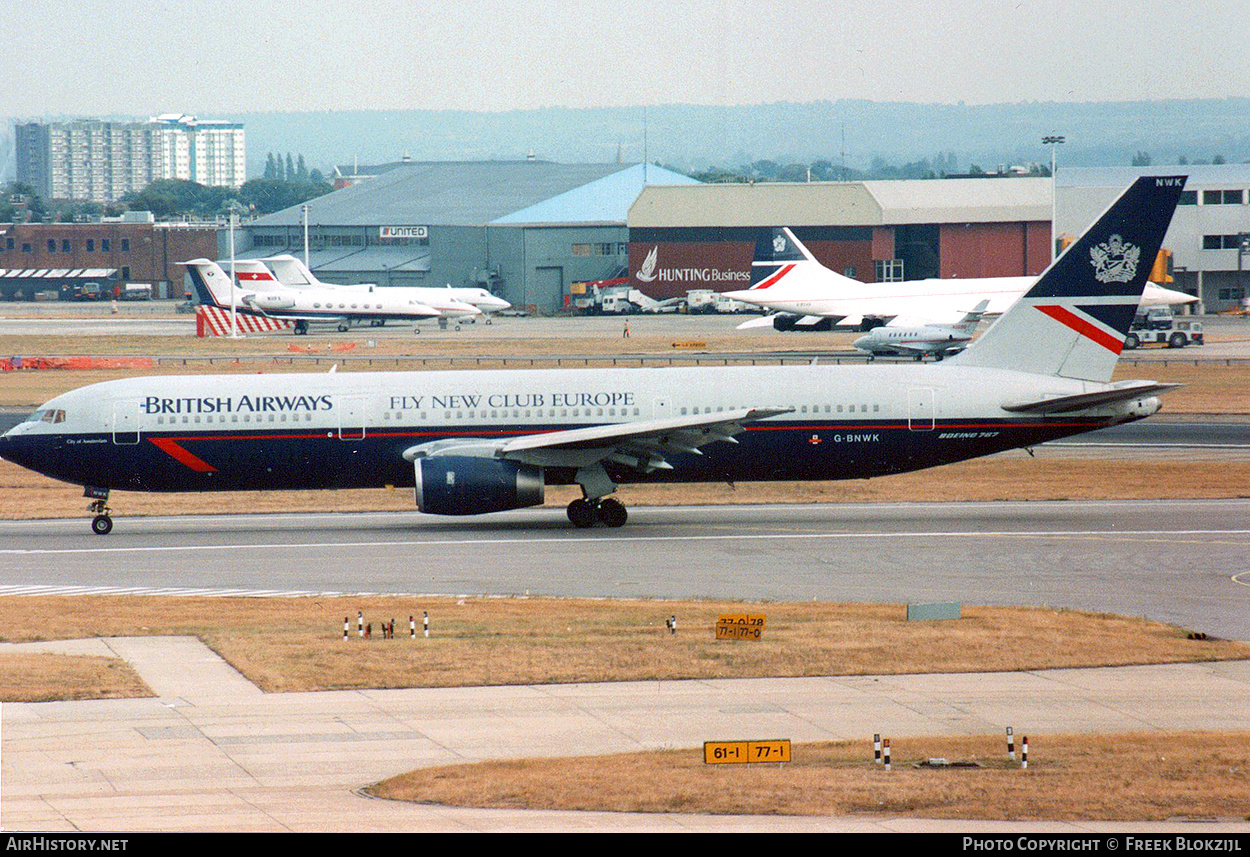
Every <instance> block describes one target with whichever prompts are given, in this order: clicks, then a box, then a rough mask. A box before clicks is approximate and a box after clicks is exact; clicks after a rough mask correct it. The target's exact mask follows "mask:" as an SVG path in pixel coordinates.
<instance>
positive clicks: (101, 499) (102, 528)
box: [82, 486, 113, 536]
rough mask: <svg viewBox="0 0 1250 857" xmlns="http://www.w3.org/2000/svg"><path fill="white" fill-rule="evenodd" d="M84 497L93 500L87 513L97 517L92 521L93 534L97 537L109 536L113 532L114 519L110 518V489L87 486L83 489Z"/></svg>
mask: <svg viewBox="0 0 1250 857" xmlns="http://www.w3.org/2000/svg"><path fill="white" fill-rule="evenodd" d="M82 495H83V496H84V497H89V498H91V500H92V503H91V505H90V506H88V507H87V511H88V512H95V517H94V518H92V519H91V532H93V533H95V534H96V535H97V536H107V535H108V534H109V533H111V532H112V531H113V519H112V518H110V517H109V507H108V502H109V492H108V489H107V488H92V487H91V486H87V487H86V488H84V489H83V492H82Z"/></svg>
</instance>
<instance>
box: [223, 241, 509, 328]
mask: <svg viewBox="0 0 1250 857" xmlns="http://www.w3.org/2000/svg"><path fill="white" fill-rule="evenodd" d="M235 264H236V270H237V265H238V264H240V263H238V262H236V263H235ZM245 269H246V270H248V271H253V272H256V274H257V276H263V275H262V274H261V272H262V271H263V272H264V273H270V272H272V273H270V276H271V277H272V278H273V281H274V282H275V283H278V284H280V285H283V286H288V287H291V288H308V287H315V288H323V289H360V288H370V289H373V288H378V286H376V285H375V284H362V285H352V286H338V285H334V284H333V283H324V282H322V281H321V280H319V279H317V275H316V274H314V273H313V272H312V271H311V270H309V269H308V266H307V265H305V264H304V263H303V262H302V261H301V260H299V259H297V258H296V257H294V256H291V255H289V254H285V253H284V254H281V255H278V256H269V257H266V258H264V259H254V260H247V262H246V263H245ZM382 288H386V289H398V290H401V291H403V292H405V293H407V294H408V295H409V296H410V297H411V298H413V299H414V300H417V301H420V302H421V303H423V304H425V305H427V306H432V307H434V308H435V309H437V310H439V311H440V312H441V313H442V314H443V318H445V319H452V320H457V319H460V320H463V319H475V318H476V317H477V316H483V317H484V318H485V321H486V323H487V324H490V323H491V318H490V317H491V314H492V313H496V312H501V311H502V310H506V309H509V308H510V307H511V306H512V304H511V303H509V302H508V301H506V300H504V299H503V298H501V297H499V296H497V295H493V294H491V293H490V292H489V291H487V290H486V289H483V288H481V287H479V286H468V287H461V288H452V287H451V286H450V285H448V286H445V287H443V288H441V289H440V288H436V287H432V286H384V287H382ZM466 307H471V308H472V309H466ZM474 310H476V312H475V311H474Z"/></svg>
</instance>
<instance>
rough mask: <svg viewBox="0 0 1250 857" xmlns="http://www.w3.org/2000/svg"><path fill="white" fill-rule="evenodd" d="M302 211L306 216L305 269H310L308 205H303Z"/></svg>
mask: <svg viewBox="0 0 1250 857" xmlns="http://www.w3.org/2000/svg"><path fill="white" fill-rule="evenodd" d="M300 211H302V212H303V214H304V267H305V268H308V205H307V204H304V205H301V206H300ZM309 270H310V271H311V270H312V269H311V268H309Z"/></svg>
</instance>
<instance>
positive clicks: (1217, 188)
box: [1055, 164, 1250, 313]
mask: <svg viewBox="0 0 1250 857" xmlns="http://www.w3.org/2000/svg"><path fill="white" fill-rule="evenodd" d="M1163 172H1167V173H1174V174H1176V175H1188V176H1189V179H1188V181H1187V182H1186V183H1185V192H1184V193H1182V194H1181V199H1180V204H1179V205H1178V206H1177V207H1176V213H1175V214H1174V215H1173V216H1172V224H1171V226H1170V227H1169V228H1168V234H1167V237H1166V238H1165V239H1164V245H1163V246H1164V248H1165V249H1167V250H1169V251H1171V253H1172V259H1171V262H1172V283H1171V284H1168V288H1173V289H1177V290H1179V291H1182V292H1188V293H1189V294H1191V295H1196V296H1197V297H1198V304H1197V306H1195V307H1193V308H1192V310H1193V312H1196V313H1218V312H1224V311H1226V310H1235V309H1239V308H1241V306H1242V301H1243V300H1245V298H1246V297H1248V296H1250V270H1246V267H1247V266H1250V164H1197V165H1195V164H1183V165H1179V166H1159V165H1154V166H1149V167H1071V168H1064V169H1060V170H1059V171H1058V172H1057V173H1056V175H1055V178H1056V183H1057V188H1056V191H1055V198H1056V206H1055V208H1056V215H1055V223H1056V230H1057V232H1058V234H1059V236H1060V238H1067V237H1072V238H1075V237H1076V236H1077V235H1080V233H1081V232H1082V231H1083V230H1084V229H1085V227H1086V226H1087V225H1088V224H1090V223H1092V222H1093V221H1094V219H1095V218H1097V217H1098V215H1100V214H1101V213H1102V212H1103V211H1104V210H1105V209H1106V208H1107V206H1109V205H1110V204H1111V203H1112V202H1114V201H1115V199H1116V197H1118V196H1119V195H1120V193H1121V192H1123V190H1124V188H1126V187H1128V186H1129V185H1130V184H1132V183H1133V182H1134V181H1136V180H1137V178H1138V177H1140V176H1143V175H1147V174H1150V175H1158V174H1160V173H1163Z"/></svg>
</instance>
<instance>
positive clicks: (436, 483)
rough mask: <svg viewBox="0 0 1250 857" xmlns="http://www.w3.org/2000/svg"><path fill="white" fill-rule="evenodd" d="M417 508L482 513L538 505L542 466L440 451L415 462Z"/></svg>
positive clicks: (440, 512) (443, 512)
mask: <svg viewBox="0 0 1250 857" xmlns="http://www.w3.org/2000/svg"><path fill="white" fill-rule="evenodd" d="M414 467H415V476H416V500H417V509H418V510H419V511H422V512H427V513H429V514H431V515H481V514H485V513H487V512H503V511H506V510H508V509H521V508H524V507H526V506H537V505H538V504H540V503H542V501H543V469H542V468H541V467H535V466H534V465H532V464H521V463H519V462H515V461H501V460H499V459H495V458H475V457H472V456H467V455H445V456H444V455H437V456H434V457H432V458H418V459H417V460H416V461H415V462H414Z"/></svg>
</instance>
